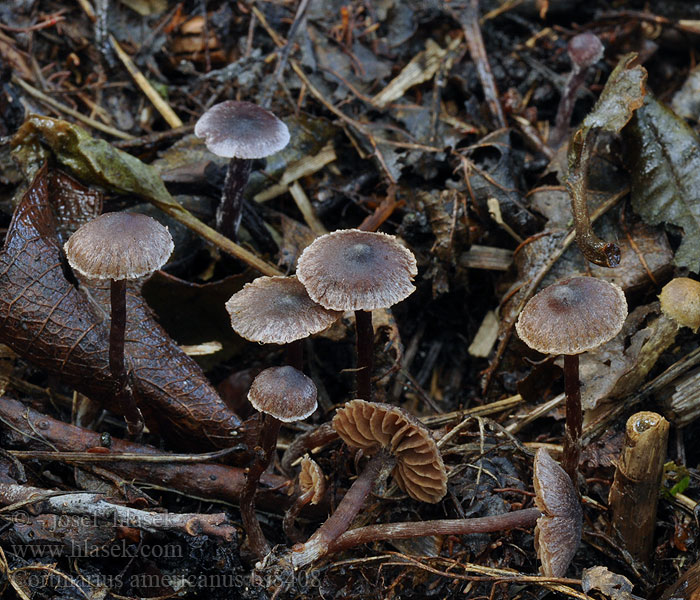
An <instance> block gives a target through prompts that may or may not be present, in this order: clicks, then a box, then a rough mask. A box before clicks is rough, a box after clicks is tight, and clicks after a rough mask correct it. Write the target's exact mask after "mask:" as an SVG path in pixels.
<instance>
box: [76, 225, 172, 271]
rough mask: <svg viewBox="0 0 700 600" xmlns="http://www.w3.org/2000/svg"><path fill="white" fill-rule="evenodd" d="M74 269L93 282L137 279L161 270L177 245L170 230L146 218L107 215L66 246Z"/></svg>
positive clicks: (83, 228)
mask: <svg viewBox="0 0 700 600" xmlns="http://www.w3.org/2000/svg"><path fill="white" fill-rule="evenodd" d="M63 248H64V250H65V252H66V257H67V258H68V262H69V264H70V266H71V268H73V269H74V270H76V271H78V273H80V274H81V275H83V276H85V277H88V278H90V279H115V280H119V279H137V278H138V277H143V276H145V275H150V274H151V273H153V272H154V271H156V270H157V269H160V268H161V267H162V266H163V265H164V264H165V263H166V262H167V261H168V258H169V257H170V255H171V254H172V251H173V248H174V244H173V238H172V237H171V235H170V232H169V231H168V228H167V227H165V226H163V225H161V224H160V223H159V222H158V221H156V220H155V219H154V218H152V217H149V216H147V215H142V214H138V213H128V212H112V213H105V214H103V215H100V216H99V217H96V218H95V219H93V220H92V221H89V222H87V223H86V224H85V225H83V226H82V227H80V228H79V229H78V230H77V231H76V232H75V233H74V234H73V235H72V236H71V237H70V238H69V239H68V241H67V242H66V243H65V244H64V246H63Z"/></svg>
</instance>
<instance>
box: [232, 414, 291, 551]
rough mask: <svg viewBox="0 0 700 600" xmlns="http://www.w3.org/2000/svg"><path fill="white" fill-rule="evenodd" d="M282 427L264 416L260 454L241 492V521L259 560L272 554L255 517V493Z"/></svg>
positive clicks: (272, 418) (279, 423)
mask: <svg viewBox="0 0 700 600" xmlns="http://www.w3.org/2000/svg"><path fill="white" fill-rule="evenodd" d="M281 425H282V422H281V421H280V420H279V419H276V418H275V417H273V416H272V415H263V422H262V428H261V431H260V448H259V453H258V455H257V456H256V458H255V460H254V461H253V464H252V465H251V466H250V468H249V469H248V475H247V477H246V481H245V486H244V487H243V491H242V492H241V501H240V507H241V520H242V521H243V527H244V528H245V530H246V533H247V534H248V545H249V546H250V549H251V551H252V552H254V553H255V555H256V556H258V557H259V558H263V557H264V556H265V555H266V554H268V553H269V552H270V546H269V545H268V543H267V540H266V539H265V535H264V534H263V532H262V529H261V528H260V523H259V522H258V518H257V517H256V516H255V492H256V491H257V489H258V481H260V476H261V475H262V474H263V473H264V472H265V469H267V467H268V466H269V464H270V462H272V456H273V453H274V451H275V448H276V447H277V435H278V434H279V431H280V427H281Z"/></svg>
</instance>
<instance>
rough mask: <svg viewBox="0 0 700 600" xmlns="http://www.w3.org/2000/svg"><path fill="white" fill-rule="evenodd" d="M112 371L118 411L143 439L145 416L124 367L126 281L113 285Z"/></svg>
mask: <svg viewBox="0 0 700 600" xmlns="http://www.w3.org/2000/svg"><path fill="white" fill-rule="evenodd" d="M109 291H110V328H109V371H110V373H111V375H112V379H113V380H114V387H115V389H114V397H115V400H116V403H117V410H118V411H119V412H120V413H121V414H122V415H123V416H124V419H126V426H127V431H128V432H129V435H131V436H134V437H139V436H140V435H141V433H142V432H143V416H142V415H141V411H140V410H139V408H138V406H136V402H135V401H134V397H133V395H132V394H131V390H130V389H129V386H128V382H127V377H126V367H125V365H124V338H125V335H126V279H119V280H115V279H112V280H111V283H110V290H109Z"/></svg>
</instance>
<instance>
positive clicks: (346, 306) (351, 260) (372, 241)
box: [297, 229, 418, 311]
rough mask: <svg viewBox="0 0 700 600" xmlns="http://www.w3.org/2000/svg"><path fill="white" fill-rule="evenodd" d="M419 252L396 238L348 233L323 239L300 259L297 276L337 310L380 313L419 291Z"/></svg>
mask: <svg viewBox="0 0 700 600" xmlns="http://www.w3.org/2000/svg"><path fill="white" fill-rule="evenodd" d="M417 272H418V271H417V269H416V259H415V257H414V256H413V253H412V252H411V251H410V250H409V249H408V248H406V247H405V246H402V245H401V244H400V243H399V242H398V241H397V239H396V238H395V237H394V236H392V235H387V234H385V233H372V232H368V231H359V230H358V229H343V230H340V231H334V232H333V233H328V234H326V235H322V236H321V237H319V238H318V239H316V240H315V241H314V242H313V243H312V244H310V245H309V246H307V247H306V248H305V249H304V252H302V254H301V256H300V257H299V262H298V265H297V277H298V278H299V281H301V282H302V283H303V284H304V287H305V288H306V291H307V292H308V293H309V296H311V299H312V300H313V301H314V302H318V303H319V304H320V305H322V306H325V307H326V308H330V309H331V310H342V311H345V310H374V309H377V308H388V307H390V306H393V305H394V304H396V303H397V302H400V301H401V300H403V299H404V298H406V297H407V296H409V295H410V294H412V293H413V291H414V290H415V289H416V288H415V287H414V285H413V283H412V279H413V278H414V277H415V276H416V274H417Z"/></svg>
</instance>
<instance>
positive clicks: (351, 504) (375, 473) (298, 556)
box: [289, 449, 396, 568]
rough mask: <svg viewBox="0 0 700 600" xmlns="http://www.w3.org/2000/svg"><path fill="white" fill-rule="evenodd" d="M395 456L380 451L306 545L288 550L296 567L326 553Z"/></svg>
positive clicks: (343, 531) (362, 504)
mask: <svg viewBox="0 0 700 600" xmlns="http://www.w3.org/2000/svg"><path fill="white" fill-rule="evenodd" d="M395 461H396V459H395V458H394V457H393V456H391V455H390V454H389V452H388V451H387V450H384V449H381V450H379V451H378V452H377V453H376V454H375V455H374V456H373V457H372V458H371V459H370V461H369V462H368V463H367V466H366V467H365V469H364V471H362V473H360V476H359V477H358V478H357V479H356V480H355V481H354V483H353V484H352V485H351V486H350V489H349V490H348V491H347V493H346V494H345V496H344V497H343V499H342V500H341V501H340V504H338V508H336V510H335V512H334V513H333V514H332V515H331V516H330V517H328V519H327V520H326V522H325V523H324V524H323V525H321V526H320V527H319V528H318V529H317V530H316V532H315V533H314V534H313V535H312V536H311V537H310V538H309V539H308V540H307V542H306V543H305V544H297V545H296V546H294V547H293V548H292V550H291V553H290V557H289V558H290V560H291V562H292V565H293V566H294V567H295V568H299V567H303V566H305V565H308V564H311V563H312V562H314V561H315V560H317V559H319V558H321V557H322V556H323V555H324V554H326V553H327V552H328V550H329V548H330V547H331V546H332V544H333V543H335V541H336V540H337V539H338V538H339V537H340V536H341V535H342V534H343V533H345V532H346V531H347V529H348V527H350V524H351V523H352V522H353V520H354V519H355V517H356V516H357V514H358V513H359V512H360V510H361V509H362V507H363V506H364V504H365V500H366V499H367V496H369V493H370V491H372V487H373V486H374V484H375V482H377V479H378V478H379V476H380V473H381V472H382V471H383V472H384V473H387V474H388V473H389V469H388V467H389V466H390V465H391V464H392V463H393V462H395Z"/></svg>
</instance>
